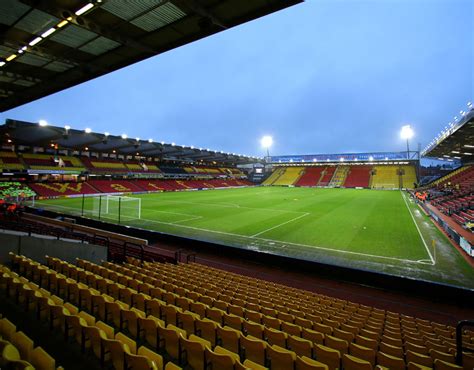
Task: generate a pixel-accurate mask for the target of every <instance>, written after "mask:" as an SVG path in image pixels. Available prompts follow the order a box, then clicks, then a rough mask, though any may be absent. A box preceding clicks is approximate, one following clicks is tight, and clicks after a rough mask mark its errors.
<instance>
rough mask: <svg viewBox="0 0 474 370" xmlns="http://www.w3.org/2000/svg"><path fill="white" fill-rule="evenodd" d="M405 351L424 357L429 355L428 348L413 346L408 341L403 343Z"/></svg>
mask: <svg viewBox="0 0 474 370" xmlns="http://www.w3.org/2000/svg"><path fill="white" fill-rule="evenodd" d="M406 351H412V352H416V353H419V354H421V355H425V356H428V355H429V354H430V352H429V349H428V347H426V346H420V345H418V344H414V343H411V342H409V341H407V342H405V352H406Z"/></svg>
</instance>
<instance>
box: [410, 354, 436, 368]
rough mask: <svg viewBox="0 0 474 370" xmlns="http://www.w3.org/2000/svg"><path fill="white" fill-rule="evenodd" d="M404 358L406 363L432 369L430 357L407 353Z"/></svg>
mask: <svg viewBox="0 0 474 370" xmlns="http://www.w3.org/2000/svg"><path fill="white" fill-rule="evenodd" d="M405 356H406V361H407V362H414V363H415V364H419V365H423V366H426V367H433V360H432V358H431V357H430V356H425V355H422V354H420V353H416V352H412V351H407V352H406V354H405Z"/></svg>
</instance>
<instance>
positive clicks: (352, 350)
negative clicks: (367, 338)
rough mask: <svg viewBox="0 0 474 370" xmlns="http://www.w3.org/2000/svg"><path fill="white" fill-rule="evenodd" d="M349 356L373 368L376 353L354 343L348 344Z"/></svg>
mask: <svg viewBox="0 0 474 370" xmlns="http://www.w3.org/2000/svg"><path fill="white" fill-rule="evenodd" d="M349 354H351V355H352V356H355V357H358V358H360V359H362V360H365V361H368V362H370V364H371V365H372V366H375V358H376V351H375V350H373V349H371V348H367V347H364V346H361V345H359V344H356V343H350V344H349Z"/></svg>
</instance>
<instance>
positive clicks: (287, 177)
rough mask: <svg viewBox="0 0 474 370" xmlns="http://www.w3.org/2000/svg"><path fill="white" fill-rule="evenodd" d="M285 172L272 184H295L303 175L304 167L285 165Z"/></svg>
mask: <svg viewBox="0 0 474 370" xmlns="http://www.w3.org/2000/svg"><path fill="white" fill-rule="evenodd" d="M283 169H284V172H283V173H282V174H281V175H280V176H279V177H278V178H277V179H276V180H275V181H274V182H273V184H272V185H293V184H294V183H295V182H297V181H298V179H299V178H300V177H301V175H302V174H303V171H304V167H285V168H283Z"/></svg>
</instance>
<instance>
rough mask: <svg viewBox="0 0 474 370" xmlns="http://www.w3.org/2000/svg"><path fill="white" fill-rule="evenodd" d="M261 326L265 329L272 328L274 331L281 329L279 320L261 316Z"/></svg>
mask: <svg viewBox="0 0 474 370" xmlns="http://www.w3.org/2000/svg"><path fill="white" fill-rule="evenodd" d="M262 324H263V325H265V327H267V328H272V329H275V330H280V329H281V320H279V319H277V318H275V317H271V316H267V315H263V317H262Z"/></svg>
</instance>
